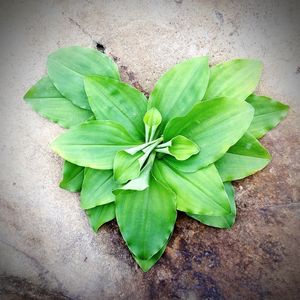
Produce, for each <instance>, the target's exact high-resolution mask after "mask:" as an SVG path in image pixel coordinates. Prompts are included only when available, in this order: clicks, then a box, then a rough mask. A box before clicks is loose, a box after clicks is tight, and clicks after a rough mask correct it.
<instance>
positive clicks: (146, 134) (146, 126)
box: [145, 124, 150, 143]
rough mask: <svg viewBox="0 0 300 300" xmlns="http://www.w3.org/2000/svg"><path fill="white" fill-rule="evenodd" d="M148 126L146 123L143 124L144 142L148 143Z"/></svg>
mask: <svg viewBox="0 0 300 300" xmlns="http://www.w3.org/2000/svg"><path fill="white" fill-rule="evenodd" d="M149 129H150V128H149V126H148V125H147V124H145V142H146V143H148V142H149V135H150V132H149Z"/></svg>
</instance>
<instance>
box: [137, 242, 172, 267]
mask: <svg viewBox="0 0 300 300" xmlns="http://www.w3.org/2000/svg"><path fill="white" fill-rule="evenodd" d="M168 242H169V241H167V242H166V243H165V244H164V246H163V247H162V248H161V249H160V250H159V251H158V252H157V253H155V254H154V255H153V256H152V257H151V258H149V259H140V258H137V257H136V256H134V254H132V256H133V258H134V260H135V261H136V263H137V264H138V265H139V266H140V268H141V269H142V270H143V271H144V272H148V271H149V270H150V269H151V268H152V267H153V266H154V265H155V264H156V263H157V261H158V260H159V259H160V258H161V256H162V255H163V253H164V252H165V250H166V248H167V245H168Z"/></svg>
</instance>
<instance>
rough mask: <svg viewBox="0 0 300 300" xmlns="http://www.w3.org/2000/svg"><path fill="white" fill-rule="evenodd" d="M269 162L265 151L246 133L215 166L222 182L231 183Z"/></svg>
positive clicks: (268, 156) (268, 155)
mask: <svg viewBox="0 0 300 300" xmlns="http://www.w3.org/2000/svg"><path fill="white" fill-rule="evenodd" d="M270 160H271V155H270V154H269V152H268V151H267V149H265V148H264V147H263V146H262V145H261V144H260V142H259V141H258V140H257V139H256V138H255V137H254V136H252V135H251V134H249V133H246V134H245V135H244V136H243V137H242V138H241V139H240V140H239V141H238V142H237V143H236V144H235V145H233V146H232V147H230V148H229V150H228V151H227V153H225V154H224V156H223V157H222V158H221V159H219V160H218V161H216V163H215V165H216V167H217V169H218V171H219V173H220V176H221V178H222V180H223V181H232V180H238V179H242V178H245V177H247V176H249V175H252V174H254V173H256V172H257V171H259V170H261V169H263V168H264V167H265V166H266V165H267V164H268V163H269V162H270Z"/></svg>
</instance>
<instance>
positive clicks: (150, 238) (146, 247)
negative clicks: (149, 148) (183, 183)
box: [116, 177, 176, 260]
mask: <svg viewBox="0 0 300 300" xmlns="http://www.w3.org/2000/svg"><path fill="white" fill-rule="evenodd" d="M116 217H117V222H118V225H119V227H120V231H121V234H122V236H123V238H124V240H125V241H126V243H127V246H128V247H129V249H130V251H131V252H132V253H133V254H134V255H135V256H136V257H137V258H139V259H142V260H145V259H149V258H150V257H152V256H153V255H154V254H155V253H157V252H158V251H159V250H160V249H161V248H162V247H163V246H164V244H165V243H166V241H167V240H168V238H169V236H170V234H171V233H172V231H173V228H174V224H175V221H176V201H175V194H174V193H173V192H172V191H171V190H169V189H167V188H165V187H164V186H163V185H161V184H160V183H158V182H157V181H156V180H155V179H154V178H153V177H151V179H150V185H149V188H148V189H146V190H144V191H122V192H120V193H119V194H118V195H117V200H116Z"/></svg>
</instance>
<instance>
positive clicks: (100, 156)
mask: <svg viewBox="0 0 300 300" xmlns="http://www.w3.org/2000/svg"><path fill="white" fill-rule="evenodd" d="M138 143H139V142H138V141H134V140H133V139H132V137H131V136H130V135H129V133H128V132H127V131H126V130H125V129H124V128H123V127H122V126H121V125H120V124H118V123H116V122H113V121H98V120H96V121H89V122H86V123H83V124H81V125H79V126H76V127H73V128H71V129H69V130H68V131H67V132H65V133H63V134H61V135H60V136H59V137H58V138H56V140H55V141H54V142H53V143H52V144H51V147H52V149H53V150H54V151H55V152H56V153H58V154H59V155H60V156H61V157H63V158H64V159H65V160H68V161H70V162H72V163H74V164H76V165H79V166H83V167H89V168H92V169H102V170H109V169H112V167H113V160H114V157H115V155H116V153H117V152H118V151H120V150H123V149H126V148H130V147H133V146H136V145H137V144H138Z"/></svg>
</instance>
